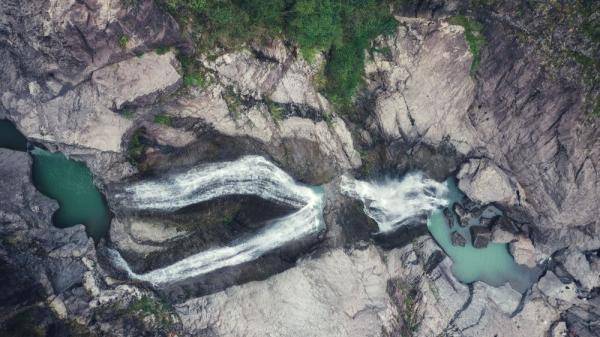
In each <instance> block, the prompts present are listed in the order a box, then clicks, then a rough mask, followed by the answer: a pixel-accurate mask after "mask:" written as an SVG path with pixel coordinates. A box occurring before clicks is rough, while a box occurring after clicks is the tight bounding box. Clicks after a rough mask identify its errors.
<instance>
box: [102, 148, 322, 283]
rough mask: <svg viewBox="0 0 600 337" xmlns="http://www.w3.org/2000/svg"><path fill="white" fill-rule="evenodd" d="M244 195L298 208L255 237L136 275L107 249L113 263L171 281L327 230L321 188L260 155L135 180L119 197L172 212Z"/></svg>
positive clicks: (146, 207)
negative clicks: (303, 182) (296, 178)
mask: <svg viewBox="0 0 600 337" xmlns="http://www.w3.org/2000/svg"><path fill="white" fill-rule="evenodd" d="M240 194H243V195H256V196H260V197H262V198H264V199H267V200H272V201H276V202H280V203H284V204H286V205H290V206H293V207H300V209H299V210H298V211H297V212H295V213H293V214H290V215H288V216H285V217H282V218H279V219H275V220H272V221H270V222H269V223H268V224H267V225H266V226H265V227H264V229H263V230H262V231H260V232H259V233H257V234H256V235H254V236H253V237H250V238H248V239H246V240H243V241H241V242H239V243H236V244H233V245H231V246H227V247H221V248H216V249H211V250H207V251H203V252H200V253H198V254H195V255H192V256H189V257H187V258H185V259H183V260H181V261H179V262H176V263H174V264H172V265H169V266H167V267H164V268H160V269H156V270H153V271H150V272H147V273H144V274H137V273H135V272H133V271H132V270H131V268H130V267H129V265H128V263H127V262H126V261H125V260H124V259H123V258H122V257H121V255H120V254H119V252H118V251H116V250H111V249H109V254H110V255H111V257H112V260H113V263H114V265H115V266H116V267H118V268H120V269H122V270H123V271H125V272H127V274H128V275H129V277H130V278H132V279H136V280H141V281H147V282H150V283H152V284H154V285H161V284H168V283H171V282H175V281H180V280H185V279H189V278H192V277H196V276H200V275H203V274H206V273H208V272H211V271H215V270H217V269H221V268H224V267H228V266H235V265H239V264H241V263H244V262H249V261H252V260H255V259H256V258H258V257H260V256H261V255H263V254H265V253H267V252H269V251H272V250H274V249H276V248H278V247H282V246H284V245H286V244H288V243H290V242H293V241H295V240H298V239H302V238H305V237H308V236H309V235H316V234H318V233H320V232H321V231H322V230H324V229H325V223H324V221H323V218H322V212H323V195H322V193H321V192H319V191H317V190H316V189H313V188H310V187H306V186H302V185H300V184H297V183H296V182H294V180H293V179H292V178H291V177H290V176H289V175H287V174H286V173H285V172H284V171H282V170H281V169H279V168H278V167H277V166H275V165H274V164H273V163H271V162H269V161H267V160H266V159H264V158H262V157H257V156H247V157H243V158H241V159H239V160H236V161H232V162H224V163H212V164H207V165H202V166H199V167H196V168H193V169H191V170H189V171H187V172H185V173H180V174H176V175H171V176H169V177H166V178H163V179H161V180H156V181H145V182H140V183H136V184H133V185H131V186H128V187H126V188H125V190H124V192H123V193H122V194H121V195H119V196H118V199H119V201H118V202H120V203H121V204H122V205H124V206H125V207H127V208H129V209H137V210H164V211H173V210H177V209H180V208H182V207H185V206H189V205H192V204H195V203H198V202H202V201H206V200H210V199H213V198H217V197H221V196H226V195H240Z"/></svg>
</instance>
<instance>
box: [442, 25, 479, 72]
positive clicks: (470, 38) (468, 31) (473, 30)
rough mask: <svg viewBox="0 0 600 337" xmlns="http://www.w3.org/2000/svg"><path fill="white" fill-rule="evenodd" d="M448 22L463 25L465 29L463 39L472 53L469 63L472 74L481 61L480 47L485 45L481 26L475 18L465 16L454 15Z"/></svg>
mask: <svg viewBox="0 0 600 337" xmlns="http://www.w3.org/2000/svg"><path fill="white" fill-rule="evenodd" d="M449 22H450V23H451V24H453V25H459V26H463V27H464V29H465V40H466V41H467V44H468V45H469V50H470V51H471V54H472V55H473V62H472V63H471V74H474V73H475V72H476V71H477V68H478V67H479V62H480V61H481V48H483V46H484V45H485V43H486V41H485V37H484V36H483V35H482V33H481V32H482V30H483V26H482V25H481V23H479V22H478V21H476V20H475V19H472V18H469V17H466V16H462V15H459V16H454V17H452V18H450V20H449Z"/></svg>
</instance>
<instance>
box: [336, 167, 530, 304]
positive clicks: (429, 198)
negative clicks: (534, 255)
mask: <svg viewBox="0 0 600 337" xmlns="http://www.w3.org/2000/svg"><path fill="white" fill-rule="evenodd" d="M341 188H342V191H343V192H344V193H346V194H347V195H349V196H352V197H355V198H357V199H359V200H361V201H362V202H363V205H364V209H365V213H366V214H367V215H368V216H369V217H371V218H372V219H373V220H375V222H377V224H378V226H379V230H380V232H382V233H386V232H392V231H395V230H397V229H399V228H400V227H401V226H403V224H404V222H405V221H406V220H409V219H410V218H411V217H414V216H416V215H422V214H427V215H428V220H427V228H428V229H429V232H430V233H431V235H432V236H433V238H434V239H435V240H436V241H437V243H438V244H439V245H440V246H441V247H442V249H443V250H444V251H445V252H446V254H447V255H448V256H449V257H450V258H451V259H452V262H453V265H452V272H453V274H454V276H456V278H457V279H458V280H460V281H461V282H463V283H472V282H475V281H483V282H486V283H488V284H490V285H493V286H501V285H503V284H505V283H509V284H510V285H511V286H512V287H513V289H515V290H517V291H520V292H524V291H526V290H527V289H528V288H529V286H530V285H531V284H532V283H533V282H534V281H535V279H536V277H537V272H536V271H535V270H532V269H530V268H527V267H525V266H522V265H519V264H517V263H516V262H515V261H514V259H513V257H512V256H511V255H510V253H509V251H508V245H507V244H501V243H490V244H488V245H487V247H486V248H482V249H477V248H475V247H473V245H472V244H471V240H470V239H471V237H470V234H469V229H468V227H464V228H461V227H460V226H458V225H454V226H453V229H451V228H450V226H449V225H448V224H447V223H446V221H445V218H444V215H443V212H442V208H444V207H450V208H452V205H453V204H454V203H456V202H461V201H462V200H463V197H464V195H463V194H462V193H461V192H460V191H459V190H458V188H457V187H456V183H455V182H454V180H453V179H448V180H447V181H446V182H444V183H440V182H436V181H435V180H431V179H427V178H425V177H424V176H423V175H422V174H420V173H410V174H407V175H405V176H404V178H402V179H400V180H392V179H388V180H384V181H382V182H364V181H357V180H354V179H352V178H347V177H344V179H343V180H342V183H341ZM453 230H458V231H460V233H461V234H462V235H463V236H464V237H465V238H466V241H467V243H466V245H465V246H464V247H460V246H454V245H452V242H451V239H450V234H451V232H452V231H453Z"/></svg>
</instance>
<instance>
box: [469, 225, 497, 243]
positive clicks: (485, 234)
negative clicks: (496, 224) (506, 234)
mask: <svg viewBox="0 0 600 337" xmlns="http://www.w3.org/2000/svg"><path fill="white" fill-rule="evenodd" d="M469 231H470V232H471V241H472V243H473V247H475V248H485V247H487V245H488V243H489V242H490V239H491V237H492V232H491V231H490V229H489V228H487V227H485V226H471V227H469Z"/></svg>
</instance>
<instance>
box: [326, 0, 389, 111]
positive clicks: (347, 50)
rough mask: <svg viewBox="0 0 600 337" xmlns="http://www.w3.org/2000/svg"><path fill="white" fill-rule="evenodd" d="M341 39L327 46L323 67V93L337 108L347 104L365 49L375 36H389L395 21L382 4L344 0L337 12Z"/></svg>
mask: <svg viewBox="0 0 600 337" xmlns="http://www.w3.org/2000/svg"><path fill="white" fill-rule="evenodd" d="M340 16H341V22H342V26H343V32H344V36H343V39H342V40H341V42H340V43H334V44H333V46H332V47H331V52H330V55H329V61H328V63H327V66H326V68H325V75H326V78H327V83H326V86H325V94H326V95H327V96H328V97H329V98H330V99H331V101H332V102H333V103H334V104H335V105H337V106H338V107H344V106H347V105H349V104H350V103H351V99H352V96H354V94H355V92H356V90H357V89H358V86H359V84H360V83H361V80H362V76H363V69H364V59H365V50H366V49H368V48H369V45H370V43H371V40H373V39H374V38H376V37H377V36H379V35H382V34H383V35H388V34H392V33H393V32H394V31H395V29H396V25H397V22H396V20H395V19H394V18H393V17H392V15H391V13H390V10H389V7H388V5H387V4H386V3H385V2H382V1H377V0H363V1H358V0H347V1H345V2H344V5H343V6H342V7H341V10H340Z"/></svg>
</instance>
